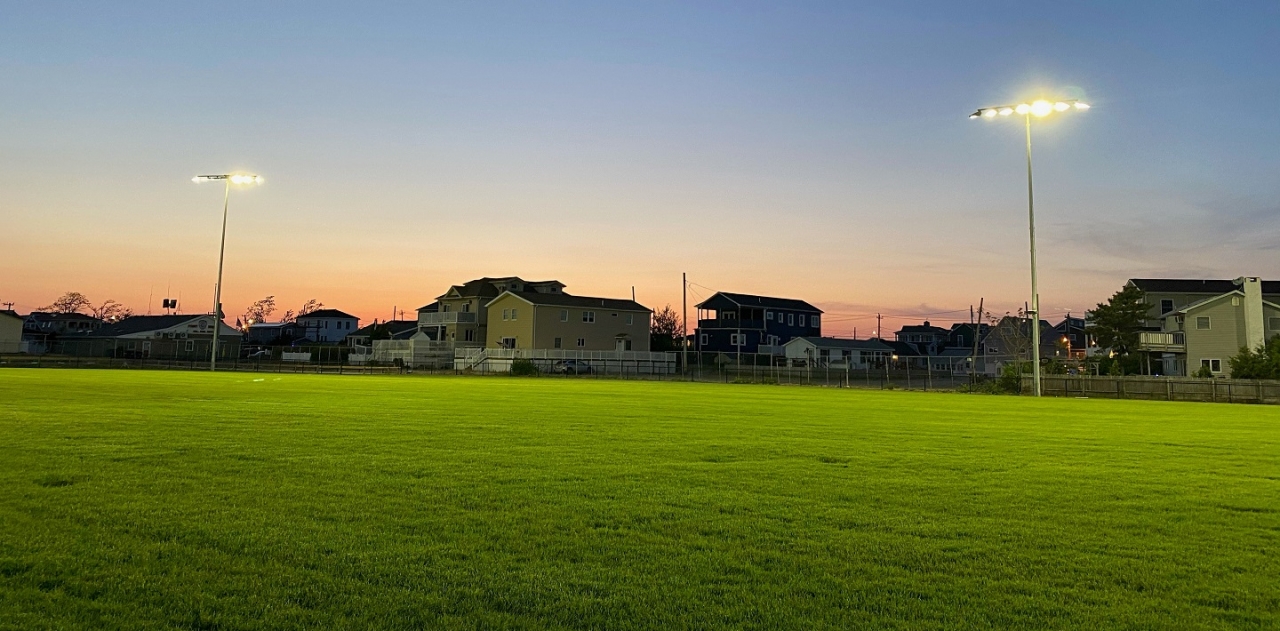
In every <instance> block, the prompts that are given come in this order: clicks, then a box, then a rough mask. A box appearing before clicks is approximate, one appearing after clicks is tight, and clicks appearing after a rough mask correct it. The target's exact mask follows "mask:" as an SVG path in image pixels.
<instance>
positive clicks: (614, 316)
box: [609, 313, 618, 318]
mask: <svg viewBox="0 0 1280 631" xmlns="http://www.w3.org/2000/svg"><path fill="white" fill-rule="evenodd" d="M609 316H610V317H613V318H616V317H618V314H616V313H610V314H609Z"/></svg>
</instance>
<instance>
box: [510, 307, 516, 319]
mask: <svg viewBox="0 0 1280 631" xmlns="http://www.w3.org/2000/svg"><path fill="white" fill-rule="evenodd" d="M511 319H512V320H514V319H516V310H515V309H512V310H511Z"/></svg>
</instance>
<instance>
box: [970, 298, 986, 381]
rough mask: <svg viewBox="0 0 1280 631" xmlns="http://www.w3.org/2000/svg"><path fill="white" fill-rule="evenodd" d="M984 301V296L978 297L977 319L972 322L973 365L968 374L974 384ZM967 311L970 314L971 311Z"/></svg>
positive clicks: (976, 374)
mask: <svg viewBox="0 0 1280 631" xmlns="http://www.w3.org/2000/svg"><path fill="white" fill-rule="evenodd" d="M985 301H986V298H978V319H977V320H976V321H975V322H974V324H973V357H972V359H971V361H972V362H973V367H972V368H971V369H970V370H969V374H970V376H972V378H973V384H974V385H975V386H976V385H977V384H978V332H979V331H981V330H982V307H983V303H984V302H985ZM969 309H971V310H972V309H973V307H969ZM969 313H971V314H972V313H973V311H970V312H969ZM984 368H985V366H984Z"/></svg>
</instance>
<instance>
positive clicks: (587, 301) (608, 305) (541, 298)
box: [485, 291, 652, 313]
mask: <svg viewBox="0 0 1280 631" xmlns="http://www.w3.org/2000/svg"><path fill="white" fill-rule="evenodd" d="M508 294H510V295H512V296H515V297H516V298H519V299H521V300H523V301H525V302H527V303H529V304H532V305H548V306H554V307H580V308H583V309H592V308H595V309H606V310H608V309H616V310H618V311H644V312H646V313H647V312H650V311H652V309H650V308H648V307H646V306H644V305H642V304H640V303H638V302H636V301H634V300H618V299H616V298H592V297H590V296H570V295H569V294H544V293H542V292H538V291H504V292H502V294H501V295H500V296H498V298H501V297H502V296H506V295H508ZM498 298H494V299H493V300H490V301H489V302H488V303H486V305H485V306H488V305H491V304H493V303H494V301H496V300H497V299H498Z"/></svg>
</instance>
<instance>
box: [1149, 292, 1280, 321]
mask: <svg viewBox="0 0 1280 631" xmlns="http://www.w3.org/2000/svg"><path fill="white" fill-rule="evenodd" d="M1227 296H1238V297H1240V298H1243V297H1244V292H1243V291H1240V290H1239V289H1237V290H1235V291H1229V292H1227V293H1225V294H1222V295H1220V296H1210V297H1208V298H1205V299H1203V300H1197V301H1195V302H1193V303H1191V304H1189V305H1187V306H1185V307H1182V308H1180V309H1176V310H1174V311H1170V312H1169V313H1166V314H1164V316H1163V317H1166V318H1167V317H1169V316H1171V315H1178V314H1185V313H1188V312H1190V311H1191V310H1193V309H1199V308H1200V307H1205V306H1208V305H1210V304H1212V303H1215V302H1217V301H1219V300H1222V299H1223V298H1226V297H1227ZM1262 304H1264V305H1267V306H1269V307H1271V308H1272V309H1280V305H1277V304H1276V303H1274V302H1271V301H1270V300H1263V301H1262Z"/></svg>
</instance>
